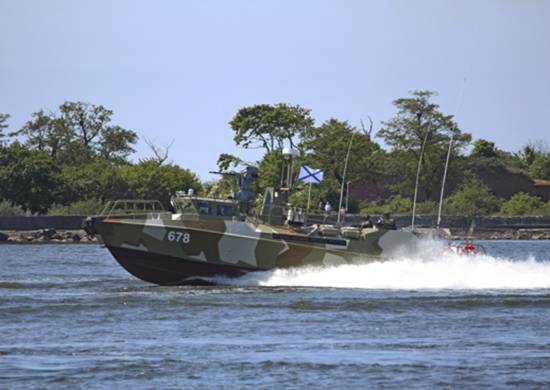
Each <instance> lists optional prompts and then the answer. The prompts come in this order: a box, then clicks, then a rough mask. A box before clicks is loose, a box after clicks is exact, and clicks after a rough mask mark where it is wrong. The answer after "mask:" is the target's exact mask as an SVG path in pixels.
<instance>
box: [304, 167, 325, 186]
mask: <svg viewBox="0 0 550 390" xmlns="http://www.w3.org/2000/svg"><path fill="white" fill-rule="evenodd" d="M298 180H300V181H303V182H304V183H320V182H321V180H323V171H322V170H320V169H313V168H310V167H308V166H307V165H302V166H301V167H300V175H299V176H298Z"/></svg>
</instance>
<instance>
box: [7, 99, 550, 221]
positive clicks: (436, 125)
mask: <svg viewBox="0 0 550 390" xmlns="http://www.w3.org/2000/svg"><path fill="white" fill-rule="evenodd" d="M434 95H435V94H434V93H433V92H430V91H414V92H412V93H411V95H410V96H408V97H405V98H400V99H397V100H395V101H394V102H393V104H394V105H395V107H396V110H397V113H396V115H395V116H394V117H393V118H390V119H388V120H387V121H383V122H381V125H380V128H379V129H374V123H373V121H372V120H371V119H370V117H367V119H368V120H367V121H365V122H367V123H365V122H363V121H361V123H360V126H359V128H357V127H355V126H352V125H350V124H349V123H348V122H347V121H341V120H338V119H334V118H332V119H329V120H327V121H325V122H324V123H321V124H320V125H316V124H315V121H314V119H313V118H312V116H311V112H310V110H308V109H306V108H303V107H300V106H297V105H289V104H283V103H281V104H274V105H268V104H260V105H254V106H250V107H244V108H242V109H240V110H239V111H238V112H237V113H236V115H235V116H234V117H233V118H232V119H231V121H230V122H229V125H230V127H231V130H232V131H233V135H234V141H235V143H236V145H238V146H240V147H242V148H261V149H263V150H264V151H265V154H264V156H263V158H262V159H261V160H260V161H258V162H257V165H258V167H259V169H260V177H261V178H260V181H259V183H258V188H257V189H258V192H259V193H261V192H262V190H263V189H264V188H265V187H267V186H277V185H279V184H280V175H281V172H282V168H283V164H284V159H283V157H282V153H281V150H282V148H283V147H284V146H290V147H293V148H295V149H296V150H298V151H299V152H300V156H299V157H298V164H296V167H298V166H299V165H300V164H307V165H309V166H311V167H315V168H320V169H323V170H324V172H325V178H324V180H323V182H322V183H321V184H319V185H314V186H313V188H312V204H313V205H316V204H317V203H319V202H320V201H325V202H326V201H329V202H331V203H332V204H333V205H337V204H338V200H339V193H340V188H341V187H342V182H343V181H345V183H344V188H345V189H346V190H347V189H348V188H358V187H359V188H363V189H364V191H358V193H362V194H364V195H361V196H357V195H355V196H354V193H353V191H350V194H346V199H347V202H346V203H347V205H348V209H349V211H350V212H358V211H361V212H362V213H379V212H391V213H402V214H406V213H408V212H410V210H411V209H412V200H411V199H412V195H413V191H414V182H415V175H416V170H417V166H418V161H419V158H420V152H421V150H422V148H424V154H423V159H422V169H421V175H420V181H419V202H420V203H419V206H418V208H419V210H418V211H419V212H420V213H424V214H433V213H435V212H436V210H437V203H438V200H439V195H440V189H441V182H442V176H443V169H444V165H445V159H446V156H447V152H448V150H449V141H450V138H451V136H452V138H453V143H452V147H451V158H450V164H449V172H448V181H447V186H446V191H445V203H444V213H445V214H457V215H490V214H499V213H500V214H507V215H516V214H550V202H548V201H547V199H545V198H543V197H540V194H536V195H539V196H536V195H535V194H530V193H529V192H530V191H524V192H519V193H517V194H513V195H512V196H507V197H503V196H502V195H501V194H499V193H498V191H493V190H492V189H491V188H490V187H489V186H488V185H487V184H486V183H485V178H484V175H483V172H484V170H486V169H487V167H492V168H494V169H496V170H497V171H498V172H504V173H509V174H521V175H525V176H526V177H529V178H533V179H547V180H548V179H550V153H549V152H548V150H547V149H546V147H545V145H544V144H543V143H542V142H540V143H538V144H537V143H531V144H527V145H525V146H523V147H522V148H521V150H519V151H517V152H507V151H503V150H499V149H497V148H496V147H495V144H494V143H493V142H491V141H488V140H483V139H479V140H476V141H475V142H473V145H472V136H471V135H470V134H469V133H467V132H464V131H462V130H461V129H460V128H459V127H458V125H457V124H456V122H455V121H454V118H453V116H452V115H446V114H444V113H442V112H440V110H439V106H438V105H437V104H435V103H433V101H432V98H433V96H434ZM112 114H113V112H112V111H111V110H109V109H107V108H105V107H103V106H95V105H92V104H88V103H82V102H65V103H63V104H62V105H61V106H60V107H59V110H58V111H57V112H53V113H50V112H48V113H46V112H44V111H38V112H36V113H34V114H33V115H32V118H31V119H30V120H29V121H28V122H27V123H26V124H25V125H24V126H23V127H22V128H21V129H18V130H16V131H12V132H8V131H7V128H8V120H9V115H7V114H0V183H1V186H0V199H3V200H2V201H0V214H4V215H6V214H10V213H11V214H18V213H39V214H43V213H50V214H82V213H92V212H97V209H99V208H100V207H101V204H102V203H103V202H105V201H107V200H111V199H118V198H150V199H159V200H161V201H163V202H164V203H167V201H168V199H169V196H170V194H172V193H174V192H175V191H176V190H181V189H187V188H193V189H195V191H197V192H199V193H203V194H205V195H209V196H219V197H225V196H228V195H230V194H231V192H232V191H233V190H235V188H234V181H233V178H231V177H229V176H228V177H223V178H221V179H220V180H218V181H215V182H209V183H200V182H199V180H198V178H197V176H196V175H195V174H193V173H192V172H190V171H189V170H187V169H184V168H182V167H179V166H178V165H176V164H167V163H166V160H167V156H168V154H167V152H168V150H167V149H165V150H163V149H162V148H158V147H156V146H155V145H152V144H150V143H149V145H150V147H151V150H152V152H153V155H154V157H152V158H149V159H144V160H140V161H139V162H137V163H132V162H131V161H130V160H129V159H128V158H129V156H130V155H131V153H132V152H133V146H134V145H135V143H136V142H137V140H138V136H137V134H136V133H135V132H134V131H132V130H128V129H124V128H122V127H120V126H117V125H114V124H112V123H111V117H112ZM352 138H353V139H352ZM377 139H378V140H380V141H383V143H384V144H385V145H386V146H387V147H388V150H386V149H384V148H383V147H382V146H381V144H380V143H379V142H377ZM350 141H351V149H350V160H349V161H350V163H349V166H348V170H347V173H346V177H345V179H344V178H343V168H344V160H345V155H346V152H347V149H348V146H350ZM243 164H244V163H243V162H242V161H241V160H240V159H239V158H238V157H236V156H232V155H229V154H222V155H220V157H219V159H218V165H219V168H220V169H221V170H231V169H239V168H238V166H239V165H243ZM307 192H308V188H307V187H306V186H299V187H298V188H297V190H296V191H295V193H294V195H293V197H292V201H293V203H294V204H296V205H302V206H305V204H306V202H307Z"/></svg>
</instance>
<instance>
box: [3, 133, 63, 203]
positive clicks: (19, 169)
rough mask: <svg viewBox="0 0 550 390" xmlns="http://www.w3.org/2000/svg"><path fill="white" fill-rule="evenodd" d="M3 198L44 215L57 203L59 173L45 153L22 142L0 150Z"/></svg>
mask: <svg viewBox="0 0 550 390" xmlns="http://www.w3.org/2000/svg"><path fill="white" fill-rule="evenodd" d="M0 183H2V186H1V187H0V198H4V199H7V200H8V201H11V202H13V203H14V204H18V205H20V206H21V207H22V208H23V209H24V210H30V211H31V212H32V213H44V212H46V210H48V208H49V207H50V206H51V204H52V203H53V202H54V200H55V191H56V190H57V188H58V186H59V184H60V178H59V171H58V169H57V167H56V166H55V164H54V163H53V161H52V158H51V157H50V156H49V155H48V154H47V153H45V152H43V151H39V150H30V149H27V148H25V147H24V146H23V145H21V144H20V143H18V142H14V143H12V144H11V145H9V146H8V147H6V148H3V149H0Z"/></svg>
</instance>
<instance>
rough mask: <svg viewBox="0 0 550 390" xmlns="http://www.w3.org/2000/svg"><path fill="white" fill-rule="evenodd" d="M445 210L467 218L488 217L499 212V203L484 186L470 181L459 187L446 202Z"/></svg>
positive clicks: (476, 181)
mask: <svg viewBox="0 0 550 390" xmlns="http://www.w3.org/2000/svg"><path fill="white" fill-rule="evenodd" d="M446 203H447V204H446V207H445V208H446V210H449V211H450V212H451V213H454V214H458V215H465V216H468V217H473V216H478V215H489V214H492V213H495V212H497V211H498V210H499V206H500V205H499V201H498V199H497V197H496V196H495V195H494V194H492V193H491V192H490V190H489V187H487V186H486V185H485V184H483V183H482V182H480V181H479V180H477V179H471V180H469V181H468V182H466V183H464V184H463V185H461V186H460V188H459V190H458V191H456V192H455V193H454V194H452V195H451V196H450V197H449V198H448V199H447V202H446Z"/></svg>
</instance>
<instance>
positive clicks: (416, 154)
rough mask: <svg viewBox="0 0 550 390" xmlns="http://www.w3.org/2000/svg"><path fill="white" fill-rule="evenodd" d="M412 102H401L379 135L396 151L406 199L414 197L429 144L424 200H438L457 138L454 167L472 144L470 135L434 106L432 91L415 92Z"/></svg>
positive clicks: (397, 171) (423, 178) (394, 155)
mask: <svg viewBox="0 0 550 390" xmlns="http://www.w3.org/2000/svg"><path fill="white" fill-rule="evenodd" d="M411 94H412V96H411V97H408V98H401V99H397V100H395V101H394V102H393V104H394V105H395V106H396V107H397V110H398V111H397V115H396V116H395V117H394V118H392V119H390V120H389V121H387V122H383V123H382V125H383V127H382V128H381V129H380V130H379V131H378V133H377V135H378V136H379V137H381V138H382V139H383V140H384V142H385V143H386V144H387V145H389V146H390V147H391V148H392V155H391V156H392V159H393V160H394V162H396V167H395V168H394V175H398V177H400V178H401V179H402V180H401V185H400V186H397V187H396V189H397V190H399V192H401V193H402V194H403V195H404V196H407V197H408V196H410V195H411V193H412V191H413V189H414V177H415V176H416V167H417V164H418V160H419V158H420V154H421V150H422V145H423V144H425V148H424V155H423V160H422V171H421V172H422V176H421V178H420V184H421V185H420V199H424V200H435V199H436V198H437V197H438V195H439V189H440V187H441V179H442V176H443V167H444V164H445V157H446V154H447V149H448V145H449V139H450V136H451V135H452V136H453V148H452V158H451V165H450V168H449V169H451V167H452V165H453V164H455V163H456V161H457V156H458V155H459V153H460V151H461V150H462V149H463V148H464V147H465V146H466V145H467V144H468V143H469V142H470V140H471V136H470V134H467V133H463V132H462V131H461V130H460V129H459V128H458V126H457V124H456V123H455V122H454V121H453V116H452V115H444V114H443V113H441V112H440V111H439V106H438V105H437V104H434V103H432V102H430V98H431V97H432V96H434V95H435V93H434V92H430V91H414V92H412V93H411Z"/></svg>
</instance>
